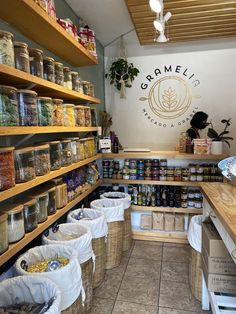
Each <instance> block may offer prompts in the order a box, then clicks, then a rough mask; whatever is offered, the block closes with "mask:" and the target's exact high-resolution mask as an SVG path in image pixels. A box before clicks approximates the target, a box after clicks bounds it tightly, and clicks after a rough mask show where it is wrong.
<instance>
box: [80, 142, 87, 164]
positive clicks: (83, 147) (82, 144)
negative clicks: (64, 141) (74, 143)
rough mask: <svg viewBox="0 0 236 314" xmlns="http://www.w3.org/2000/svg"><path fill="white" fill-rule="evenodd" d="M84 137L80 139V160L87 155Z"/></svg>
mask: <svg viewBox="0 0 236 314" xmlns="http://www.w3.org/2000/svg"><path fill="white" fill-rule="evenodd" d="M84 143H85V142H84V139H80V140H79V156H80V160H84V159H85V158H86V157H85V145H84Z"/></svg>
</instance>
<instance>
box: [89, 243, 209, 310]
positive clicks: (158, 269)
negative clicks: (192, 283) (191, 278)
mask: <svg viewBox="0 0 236 314" xmlns="http://www.w3.org/2000/svg"><path fill="white" fill-rule="evenodd" d="M189 252H190V251H189V246H188V245H181V244H168V243H164V244H163V243H160V242H146V241H135V242H134V244H133V247H132V249H131V250H130V251H129V252H127V253H125V254H124V256H123V258H122V262H121V265H120V266H119V267H117V268H114V269H111V270H109V271H107V272H106V277H105V281H104V282H103V283H102V285H101V286H100V287H98V288H97V289H95V291H94V299H93V308H92V311H91V314H111V313H112V314H197V313H209V312H204V311H202V310H201V305H200V302H198V301H197V300H196V299H195V298H194V297H193V296H192V295H191V292H190V289H189V284H188V266H189V265H188V263H189Z"/></svg>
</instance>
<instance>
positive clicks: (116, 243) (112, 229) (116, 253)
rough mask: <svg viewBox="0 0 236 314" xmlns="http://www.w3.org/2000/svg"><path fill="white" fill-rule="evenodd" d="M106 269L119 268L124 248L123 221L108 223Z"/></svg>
mask: <svg viewBox="0 0 236 314" xmlns="http://www.w3.org/2000/svg"><path fill="white" fill-rule="evenodd" d="M107 225H108V236H107V242H106V269H111V268H114V267H117V266H119V264H120V262H121V257H122V248H123V225H124V222H123V221H114V222H108V223H107Z"/></svg>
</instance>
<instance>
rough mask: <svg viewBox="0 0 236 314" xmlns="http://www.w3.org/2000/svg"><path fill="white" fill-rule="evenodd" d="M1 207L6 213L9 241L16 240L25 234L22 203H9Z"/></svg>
mask: <svg viewBox="0 0 236 314" xmlns="http://www.w3.org/2000/svg"><path fill="white" fill-rule="evenodd" d="M2 209H3V211H4V212H6V213H7V215H8V218H7V221H8V240H9V243H14V242H17V241H19V240H20V239H22V238H23V237H24V235H25V227H24V218H23V205H21V204H10V205H6V206H3V208H2Z"/></svg>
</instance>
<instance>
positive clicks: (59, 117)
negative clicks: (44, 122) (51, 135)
mask: <svg viewBox="0 0 236 314" xmlns="http://www.w3.org/2000/svg"><path fill="white" fill-rule="evenodd" d="M52 102H53V125H56V126H63V125H64V105H63V100H62V99H57V98H54V99H53V100H52Z"/></svg>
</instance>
